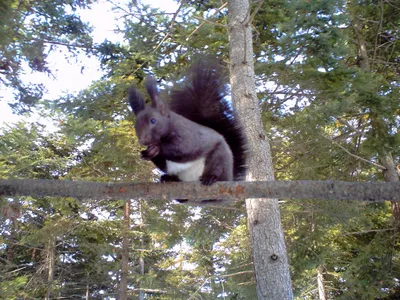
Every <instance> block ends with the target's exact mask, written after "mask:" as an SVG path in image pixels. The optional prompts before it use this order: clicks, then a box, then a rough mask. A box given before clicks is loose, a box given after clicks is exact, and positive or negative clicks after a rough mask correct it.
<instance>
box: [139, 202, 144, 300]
mask: <svg viewBox="0 0 400 300" xmlns="http://www.w3.org/2000/svg"><path fill="white" fill-rule="evenodd" d="M142 204H143V203H142V200H140V201H139V211H140V231H141V232H142V233H143V231H144V220H143V209H142V208H143V207H142ZM143 238H144V235H143V234H142V236H141V238H140V248H141V249H144V240H143ZM139 255H140V256H139V267H140V277H141V278H142V279H141V280H140V283H139V288H140V291H139V300H144V296H145V294H144V292H143V290H142V281H143V277H144V257H143V253H140V254H139Z"/></svg>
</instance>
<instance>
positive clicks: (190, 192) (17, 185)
mask: <svg viewBox="0 0 400 300" xmlns="http://www.w3.org/2000/svg"><path fill="white" fill-rule="evenodd" d="M0 196H9V197H12V196H32V197H41V196H52V197H72V198H77V199H80V200H83V199H97V200H102V199H121V200H122V199H190V200H191V201H190V202H192V201H195V202H201V200H202V199H221V200H231V201H232V200H234V199H235V200H243V199H246V198H284V199H325V200H361V201H385V200H391V201H400V182H344V181H265V182H261V181H259V182H257V181H253V182H217V183H216V184H214V185H212V186H202V185H201V184H200V183H197V182H171V183H120V182H116V183H104V182H85V181H68V180H45V179H7V180H0ZM214 203H215V202H214Z"/></svg>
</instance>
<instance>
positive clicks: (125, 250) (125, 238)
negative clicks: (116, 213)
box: [119, 200, 130, 300]
mask: <svg viewBox="0 0 400 300" xmlns="http://www.w3.org/2000/svg"><path fill="white" fill-rule="evenodd" d="M129 217H130V201H129V200H125V205H124V224H123V228H122V258H121V282H120V289H121V290H120V297H119V299H120V300H126V299H128V263H129Z"/></svg>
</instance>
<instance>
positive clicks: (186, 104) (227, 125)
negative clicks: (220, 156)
mask: <svg viewBox="0 0 400 300" xmlns="http://www.w3.org/2000/svg"><path fill="white" fill-rule="evenodd" d="M227 95H228V92H227V86H226V82H225V78H224V76H223V74H222V71H221V67H220V66H219V64H218V63H217V62H215V61H212V60H203V61H199V62H197V63H196V64H194V65H193V66H192V67H191V68H190V69H189V73H188V75H187V78H185V80H183V83H182V86H181V88H180V89H175V90H173V91H172V92H171V101H170V103H169V108H170V109H171V110H172V111H174V112H176V113H177V114H180V115H182V116H183V117H185V118H187V119H189V120H191V121H193V122H196V123H198V124H201V125H204V126H207V127H210V128H212V129H214V130H215V131H217V132H218V133H220V134H221V135H222V136H224V138H225V140H226V142H227V143H228V145H229V147H230V149H231V151H232V153H233V159H234V166H233V170H234V172H233V175H234V180H236V181H240V180H244V177H245V173H246V170H247V167H246V152H247V139H246V136H245V134H244V131H243V129H242V128H241V126H240V124H239V121H238V118H237V117H236V114H235V112H234V111H233V109H232V106H231V104H230V103H229V102H228V101H227V99H226V96H227Z"/></svg>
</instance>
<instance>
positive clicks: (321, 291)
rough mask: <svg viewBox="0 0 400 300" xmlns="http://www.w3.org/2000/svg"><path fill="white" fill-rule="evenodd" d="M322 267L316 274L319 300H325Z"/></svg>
mask: <svg viewBox="0 0 400 300" xmlns="http://www.w3.org/2000/svg"><path fill="white" fill-rule="evenodd" d="M323 272H324V267H323V266H319V267H318V274H317V283H318V296H319V300H326V291H325V283H324V274H323Z"/></svg>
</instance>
